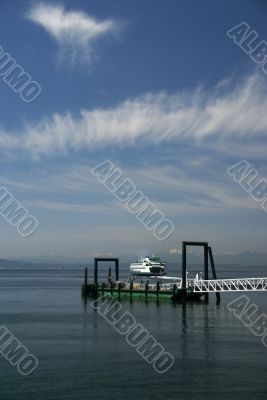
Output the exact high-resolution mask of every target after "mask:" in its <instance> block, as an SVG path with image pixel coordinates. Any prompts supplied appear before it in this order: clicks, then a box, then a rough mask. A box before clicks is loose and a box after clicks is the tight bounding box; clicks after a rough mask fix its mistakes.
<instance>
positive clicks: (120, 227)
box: [0, 0, 267, 259]
mask: <svg viewBox="0 0 267 400" xmlns="http://www.w3.org/2000/svg"><path fill="white" fill-rule="evenodd" d="M0 11H1V12H0V22H1V23H0V50H1V49H2V53H1V51H0V104H1V107H0V166H1V175H0V186H3V187H5V188H6V189H7V190H8V191H9V192H10V193H11V194H12V196H13V197H14V198H15V199H16V200H18V201H19V202H20V204H22V205H23V206H24V207H25V208H26V209H27V210H28V212H29V214H30V215H33V216H34V217H35V218H36V220H38V229H36V231H35V232H34V233H33V234H32V235H30V236H29V237H22V236H21V235H20V234H19V232H18V230H17V229H16V227H14V226H11V224H10V223H9V221H7V219H6V218H4V216H2V215H1V214H0V236H1V241H0V258H18V259H19V258H21V257H25V256H26V257H29V258H38V257H40V258H41V257H50V259H59V258H62V259H63V258H64V259H86V258H88V257H93V256H94V255H96V254H97V255H99V254H101V255H111V254H113V255H114V256H115V255H118V256H120V257H124V256H126V255H127V254H133V255H136V256H137V255H146V254H149V253H152V252H155V253H158V254H165V255H168V254H172V255H175V254H179V253H180V249H181V242H182V241H183V240H193V241H207V242H209V244H210V245H211V246H212V248H213V249H214V252H215V253H216V254H220V255H223V254H225V255H231V254H233V255H235V257H236V255H238V254H239V253H243V252H252V253H253V252H255V253H265V252H266V233H267V230H266V227H267V213H266V212H265V211H264V210H263V208H262V207H261V203H260V202H259V201H256V200H255V199H253V198H252V197H251V195H250V194H249V193H248V192H247V191H245V190H244V189H243V188H242V187H241V186H240V185H239V184H238V183H237V182H235V180H234V179H233V178H232V177H231V176H229V174H227V169H229V168H230V167H231V166H233V165H235V164H237V163H239V162H240V161H241V160H246V162H247V163H248V164H249V166H250V167H251V168H254V169H255V170H256V171H257V172H258V177H259V178H262V179H267V165H266V150H267V142H266V133H267V116H266V109H267V91H266V88H267V74H266V73H265V72H264V71H263V69H262V65H261V64H260V63H259V62H258V63H256V62H255V61H253V59H252V58H251V57H250V56H249V55H248V54H246V53H245V52H244V50H242V48H240V46H238V45H237V44H236V43H235V42H234V40H233V38H231V37H229V35H227V31H229V30H230V29H231V28H233V27H235V26H237V25H238V24H240V23H242V22H243V23H244V22H245V24H246V25H247V26H248V27H249V30H248V32H250V31H255V32H256V33H257V37H258V41H259V43H260V42H261V40H266V41H267V25H266V14H267V2H266V1H263V0H236V1H234V2H233V1H232V0H217V1H214V0H203V1H201V2H200V1H199V0H165V1H163V0H135V1H134V2H133V1H130V0H76V1H70V0H69V1H68V0H63V1H55V0H54V1H49V2H47V1H41V2H40V1H24V0H13V1H8V0H1V3H0ZM248 32H247V33H248ZM4 53H6V54H8V57H10V58H12V59H13V60H14V63H15V64H14V63H13V65H18V66H20V67H21V68H23V70H24V71H25V72H26V73H27V74H28V76H30V78H31V81H33V82H35V83H34V84H35V85H38V86H35V87H39V88H40V93H38V96H37V97H36V98H34V99H33V100H32V101H25V97H26V96H24V95H23V92H22V91H18V90H17V91H16V90H15V88H14V87H12V85H8V84H7V82H6V81H5V80H4V72H3V71H4V70H1V66H2V67H3V64H1V59H2V61H3V58H2V57H3V54H4ZM24 93H25V92H24ZM107 160H109V161H110V162H111V163H112V164H113V165H114V168H117V169H119V170H120V171H121V174H122V175H121V178H120V179H122V180H121V182H123V180H124V179H129V180H130V181H131V182H132V183H133V184H134V185H135V187H136V190H138V191H141V192H142V193H143V194H144V196H146V198H147V199H148V200H149V201H150V202H151V203H152V204H153V205H155V206H156V207H157V208H158V210H160V212H161V213H162V215H164V218H166V219H168V220H169V221H171V223H172V224H173V227H174V231H173V233H172V234H171V235H170V236H169V237H168V238H166V239H165V240H159V239H158V238H157V237H155V235H154V234H153V231H151V230H149V229H147V227H146V226H144V225H143V224H142V223H141V222H140V221H139V220H138V219H137V218H136V215H135V214H134V213H130V212H129V211H128V210H127V208H126V207H125V202H123V201H121V200H119V199H118V198H117V197H116V196H115V194H114V193H113V192H112V191H110V190H109V189H108V188H107V187H106V186H105V185H104V184H103V182H101V181H99V180H98V179H97V176H95V175H94V174H92V173H91V170H92V169H93V168H95V167H97V166H98V165H99V164H101V163H105V162H106V161H107ZM0 211H1V210H0ZM235 259H236V258H235Z"/></svg>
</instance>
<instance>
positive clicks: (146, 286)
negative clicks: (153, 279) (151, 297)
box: [145, 282, 148, 301]
mask: <svg viewBox="0 0 267 400" xmlns="http://www.w3.org/2000/svg"><path fill="white" fill-rule="evenodd" d="M147 295H148V282H146V284H145V296H146V301H147Z"/></svg>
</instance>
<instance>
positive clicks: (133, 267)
mask: <svg viewBox="0 0 267 400" xmlns="http://www.w3.org/2000/svg"><path fill="white" fill-rule="evenodd" d="M165 268H166V263H164V262H162V261H160V258H159V257H155V256H154V255H153V257H143V258H140V259H139V260H138V261H136V262H133V263H131V264H130V272H131V274H132V275H141V276H161V275H165V274H166V272H165Z"/></svg>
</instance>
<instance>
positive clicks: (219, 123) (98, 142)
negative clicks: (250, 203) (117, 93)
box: [0, 75, 267, 157]
mask: <svg viewBox="0 0 267 400" xmlns="http://www.w3.org/2000/svg"><path fill="white" fill-rule="evenodd" d="M265 84H266V82H265V81H264V80H263V78H261V77H260V76H259V75H253V76H250V77H248V78H247V79H246V80H244V81H242V82H241V83H240V84H239V85H237V86H235V87H233V88H231V89H229V90H228V92H225V89H224V90H223V92H220V91H218V89H217V88H216V89H214V92H212V93H209V92H207V91H205V90H199V89H196V90H194V91H191V92H186V93H185V92H183V93H178V94H175V95H168V94H166V93H156V94H146V95H143V96H140V97H137V98H134V99H129V100H126V101H124V102H122V103H120V104H118V105H117V106H115V107H113V108H109V109H101V108H99V109H93V110H82V111H81V112H80V116H78V117H74V116H73V115H72V114H70V113H66V114H63V115H61V114H54V115H53V116H52V117H50V118H47V119H44V120H41V121H40V122H39V123H36V124H30V123H29V124H28V125H27V126H26V127H25V128H24V134H19V135H18V134H16V133H15V134H12V133H8V132H1V133H0V143H1V149H2V150H12V149H16V148H18V149H23V150H26V151H29V152H31V153H32V155H33V156H41V155H49V154H57V153H67V152H68V151H69V150H72V151H73V150H76V151H79V150H81V149H85V148H87V149H88V150H94V149H96V148H102V147H107V146H110V145H124V146H131V145H133V144H136V143H142V144H145V143H158V144H159V143H162V142H179V143H181V142H182V143H189V144H190V145H192V144H193V145H194V144H197V145H198V146H201V145H205V147H206V148H208V147H210V148H213V149H214V148H215V149H217V150H220V151H224V152H226V153H230V154H231V153H232V154H236V155H237V154H238V155H239V154H240V152H241V149H242V151H243V153H242V155H243V157H244V156H246V155H248V156H251V157H253V156H254V157H258V156H265V155H266V150H267V149H266V133H267V113H266V109H267V92H266V90H265Z"/></svg>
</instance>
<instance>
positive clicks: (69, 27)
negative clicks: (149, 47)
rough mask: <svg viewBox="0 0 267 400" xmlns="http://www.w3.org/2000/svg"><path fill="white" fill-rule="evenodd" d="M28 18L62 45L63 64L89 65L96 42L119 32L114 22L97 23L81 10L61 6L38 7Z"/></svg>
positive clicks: (60, 53)
mask: <svg viewBox="0 0 267 400" xmlns="http://www.w3.org/2000/svg"><path fill="white" fill-rule="evenodd" d="M26 17H27V18H28V19H29V20H31V21H32V22H34V23H36V24H38V25H40V26H41V27H42V28H44V29H45V30H46V31H47V33H48V34H49V35H50V36H51V37H52V38H53V39H54V40H55V41H56V42H57V44H58V45H59V59H60V61H65V60H67V61H68V62H69V63H70V64H71V65H75V64H84V63H86V64H90V63H91V62H92V60H93V56H94V52H93V46H94V44H95V42H96V40H98V39H99V38H101V37H103V36H105V35H108V34H115V33H117V32H118V30H119V24H118V23H117V22H115V21H114V20H111V19H106V20H102V21H98V20H97V19H96V18H94V17H92V16H89V15H87V14H86V13H84V12H81V11H65V9H64V7H63V6H59V5H57V6H55V5H47V4H44V3H38V4H35V5H34V6H33V7H32V8H31V9H30V10H29V11H28V13H27V15H26Z"/></svg>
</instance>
